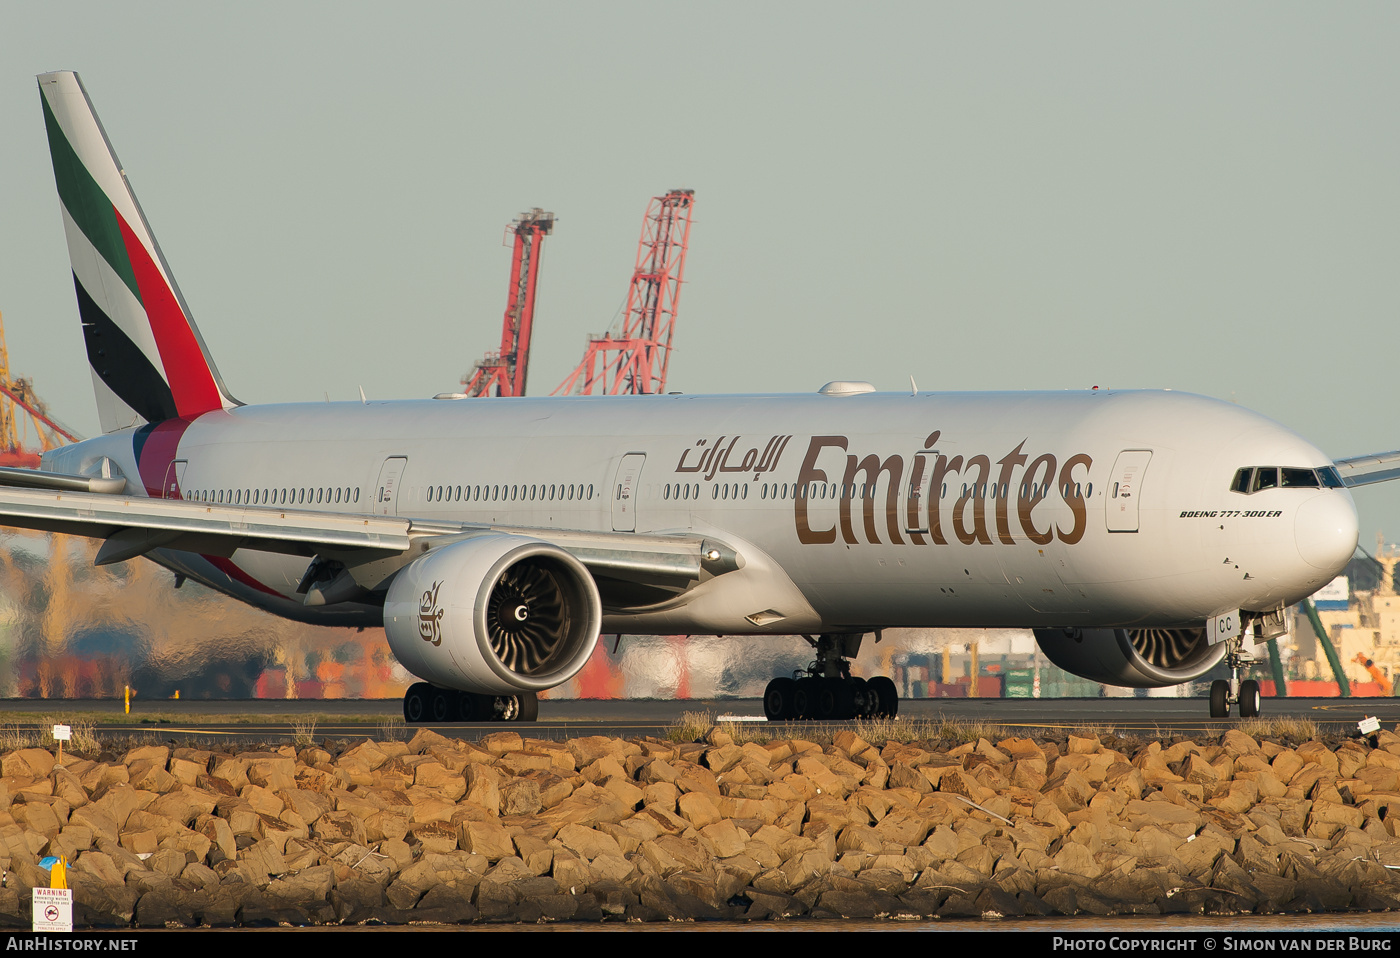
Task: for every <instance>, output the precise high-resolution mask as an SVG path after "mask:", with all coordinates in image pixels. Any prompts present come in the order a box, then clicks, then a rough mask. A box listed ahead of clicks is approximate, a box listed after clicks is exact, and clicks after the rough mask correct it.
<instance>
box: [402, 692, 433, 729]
mask: <svg viewBox="0 0 1400 958" xmlns="http://www.w3.org/2000/svg"><path fill="white" fill-rule="evenodd" d="M432 690H433V687H432V686H431V685H429V684H428V683H427V682H415V683H413V684H412V685H410V686H409V687H408V691H407V692H405V693H404V696H403V720H404V721H405V722H408V723H409V724H410V725H417V724H418V723H419V722H421V721H423V718H424V716H426V715H427V714H428V693H429V692H431V691H432Z"/></svg>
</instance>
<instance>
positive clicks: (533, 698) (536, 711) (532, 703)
mask: <svg viewBox="0 0 1400 958" xmlns="http://www.w3.org/2000/svg"><path fill="white" fill-rule="evenodd" d="M515 705H516V708H515V717H514V718H512V719H511V721H512V722H537V721H539V718H540V700H539V696H537V695H535V693H534V692H519V693H517V694H516V696H515Z"/></svg>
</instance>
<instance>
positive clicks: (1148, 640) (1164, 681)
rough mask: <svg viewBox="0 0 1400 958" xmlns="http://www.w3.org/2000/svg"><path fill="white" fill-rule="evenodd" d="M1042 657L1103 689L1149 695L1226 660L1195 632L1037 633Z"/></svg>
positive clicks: (1221, 645) (1218, 647) (1217, 647)
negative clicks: (1132, 690)
mask: <svg viewBox="0 0 1400 958" xmlns="http://www.w3.org/2000/svg"><path fill="white" fill-rule="evenodd" d="M1035 640H1036V642H1037V643H1039V645H1040V649H1041V651H1042V652H1044V653H1045V654H1046V656H1047V657H1048V658H1049V659H1050V661H1051V662H1054V663H1055V664H1056V665H1058V666H1059V667H1060V668H1062V669H1064V670H1065V671H1066V672H1072V673H1074V674H1075V675H1078V676H1080V677H1081V678H1086V679H1090V680H1091V681H1094V682H1102V683H1104V684H1105V685H1119V686H1126V687H1128V688H1137V689H1152V688H1161V687H1163V686H1167V685H1180V684H1181V683H1182V682H1189V681H1190V680H1192V679H1195V678H1199V677H1200V676H1202V675H1205V674H1206V673H1207V672H1209V671H1210V670H1211V668H1213V667H1214V666H1215V665H1216V663H1218V662H1219V661H1220V660H1221V659H1223V658H1225V652H1226V644H1225V643H1224V642H1220V643H1217V644H1216V645H1210V644H1208V643H1207V641H1206V630H1205V628H1204V627H1202V628H1199V629H1036V630H1035Z"/></svg>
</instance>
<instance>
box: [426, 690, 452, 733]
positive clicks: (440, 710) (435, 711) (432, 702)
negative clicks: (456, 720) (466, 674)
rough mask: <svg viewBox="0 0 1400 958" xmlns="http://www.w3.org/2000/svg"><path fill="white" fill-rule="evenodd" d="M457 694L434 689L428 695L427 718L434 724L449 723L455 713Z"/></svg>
mask: <svg viewBox="0 0 1400 958" xmlns="http://www.w3.org/2000/svg"><path fill="white" fill-rule="evenodd" d="M456 699H457V693H456V692H454V691H452V690H451V689H438V688H434V689H432V690H431V691H430V692H429V693H428V716H429V718H431V719H432V721H433V723H434V724H439V723H442V722H450V721H452V719H453V717H454V713H455V712H456V711H457V702H456Z"/></svg>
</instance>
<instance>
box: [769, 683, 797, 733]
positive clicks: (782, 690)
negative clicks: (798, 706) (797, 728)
mask: <svg viewBox="0 0 1400 958" xmlns="http://www.w3.org/2000/svg"><path fill="white" fill-rule="evenodd" d="M796 692H797V683H796V682H794V681H793V680H792V679H790V678H788V677H786V676H781V675H780V676H778V677H777V678H776V679H774V680H773V681H771V682H769V683H768V687H767V688H766V689H764V690H763V714H764V716H765V717H766V718H767V719H768V721H770V722H785V721H790V720H791V719H793V718H795V717H796V713H795V712H794V710H793V695H794V694H795V693H796Z"/></svg>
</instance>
